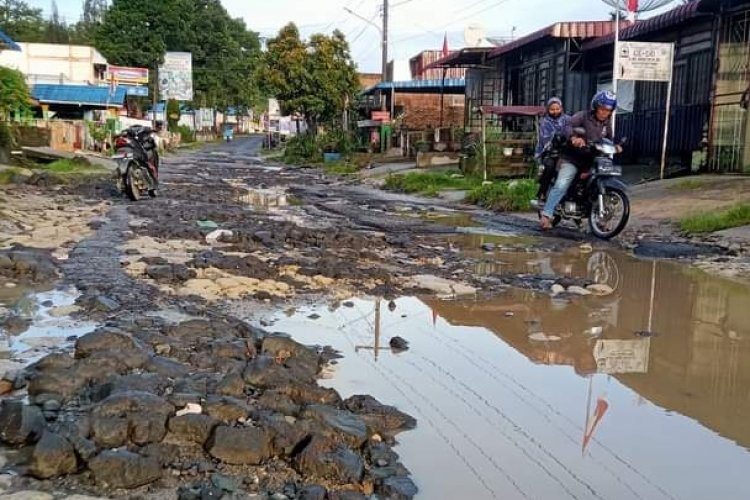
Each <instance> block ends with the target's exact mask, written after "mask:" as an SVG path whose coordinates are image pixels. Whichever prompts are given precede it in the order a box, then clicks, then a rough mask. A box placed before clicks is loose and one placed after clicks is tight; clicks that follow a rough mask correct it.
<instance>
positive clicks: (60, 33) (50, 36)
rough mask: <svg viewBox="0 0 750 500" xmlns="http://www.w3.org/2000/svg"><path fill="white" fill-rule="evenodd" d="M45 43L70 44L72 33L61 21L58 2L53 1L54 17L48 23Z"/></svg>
mask: <svg viewBox="0 0 750 500" xmlns="http://www.w3.org/2000/svg"><path fill="white" fill-rule="evenodd" d="M43 41H44V42H45V43H70V33H69V30H68V26H67V25H66V24H65V21H64V20H62V19H60V13H59V12H58V10H57V2H56V1H55V0H52V16H50V19H49V21H47V27H46V29H45V31H44V35H43Z"/></svg>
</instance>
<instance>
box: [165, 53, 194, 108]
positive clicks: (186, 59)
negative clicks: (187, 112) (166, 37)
mask: <svg viewBox="0 0 750 500" xmlns="http://www.w3.org/2000/svg"><path fill="white" fill-rule="evenodd" d="M159 89H160V90H161V98H162V100H164V101H167V100H169V99H175V100H177V101H192V100H193V54H191V53H190V52H167V53H166V54H165V55H164V64H162V65H161V66H160V67H159Z"/></svg>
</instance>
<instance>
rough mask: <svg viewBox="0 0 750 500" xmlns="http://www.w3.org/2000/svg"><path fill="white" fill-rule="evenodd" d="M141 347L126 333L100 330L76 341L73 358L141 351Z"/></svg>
mask: <svg viewBox="0 0 750 500" xmlns="http://www.w3.org/2000/svg"><path fill="white" fill-rule="evenodd" d="M142 350H143V346H141V344H140V343H139V342H138V341H137V340H135V339H134V338H133V337H132V336H130V335H128V334H127V333H123V332H118V331H114V330H107V329H100V330H96V331H94V332H91V333H88V334H86V335H84V336H83V337H81V338H79V339H78V340H77V341H76V346H75V357H76V358H87V357H89V356H91V355H92V354H94V353H96V352H102V351H119V352H122V351H128V352H130V351H142Z"/></svg>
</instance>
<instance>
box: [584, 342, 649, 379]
mask: <svg viewBox="0 0 750 500" xmlns="http://www.w3.org/2000/svg"><path fill="white" fill-rule="evenodd" d="M650 350H651V339H650V338H646V339H628V340H621V339H606V340H597V341H596V345H595V346H594V359H596V368H597V372H598V373H607V374H609V375H614V374H618V373H648V360H649V352H650Z"/></svg>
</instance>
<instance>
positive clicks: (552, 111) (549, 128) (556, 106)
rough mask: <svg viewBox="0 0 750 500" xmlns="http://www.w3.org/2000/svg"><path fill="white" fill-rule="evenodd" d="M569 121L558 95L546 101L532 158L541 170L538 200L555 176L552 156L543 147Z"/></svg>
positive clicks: (542, 198)
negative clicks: (546, 155)
mask: <svg viewBox="0 0 750 500" xmlns="http://www.w3.org/2000/svg"><path fill="white" fill-rule="evenodd" d="M569 122H570V115H567V114H566V113H565V109H564V107H563V102H562V100H561V99H560V98H559V97H553V98H551V99H550V100H549V101H547V112H546V113H545V115H544V118H542V122H541V123H540V124H539V137H538V139H537V143H536V150H535V151H534V158H535V159H536V161H537V163H538V165H539V170H541V172H542V175H541V178H540V179H539V191H538V192H537V199H539V201H540V202H542V201H543V200H544V198H545V197H546V196H547V188H549V183H550V182H552V179H553V178H554V176H555V166H556V165H555V159H554V158H548V157H545V156H544V151H545V148H547V145H548V144H549V143H550V142H551V141H552V139H553V138H554V137H555V136H556V135H559V134H563V133H564V131H565V128H566V127H567V126H568V123H569Z"/></svg>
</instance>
